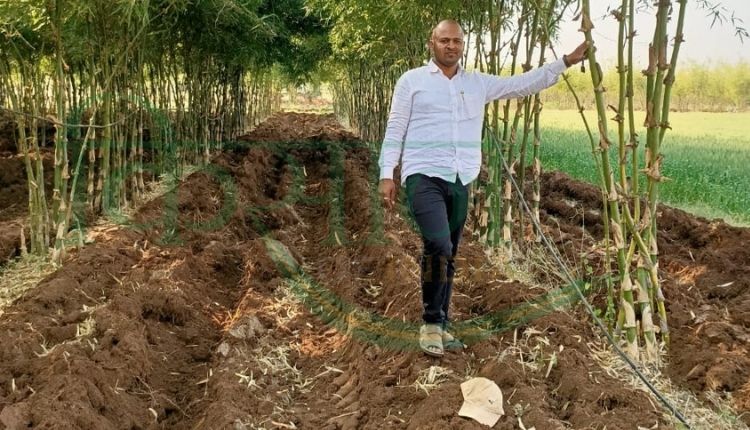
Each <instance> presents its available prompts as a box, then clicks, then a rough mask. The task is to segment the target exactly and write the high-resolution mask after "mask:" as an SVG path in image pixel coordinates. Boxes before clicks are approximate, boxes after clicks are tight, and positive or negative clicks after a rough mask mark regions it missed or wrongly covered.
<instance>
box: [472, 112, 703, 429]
mask: <svg viewBox="0 0 750 430" xmlns="http://www.w3.org/2000/svg"><path fill="white" fill-rule="evenodd" d="M486 130H487V133H486V134H487V135H489V136H490V139H491V140H492V142H493V143H494V144H495V145H496V146H497V149H498V150H500V149H501V147H500V143H499V142H498V141H497V138H496V137H495V135H494V133H492V130H490V129H489V128H487V127H486ZM500 158H501V159H502V160H503V169H504V170H505V173H506V174H507V175H508V177H509V178H510V181H511V183H512V184H513V188H514V189H515V190H516V193H517V194H518V197H519V199H520V201H521V204H522V205H523V208H524V210H525V211H526V212H527V213H528V214H529V216H530V218H531V220H532V222H533V223H534V227H535V228H536V229H537V231H538V232H539V236H540V237H541V238H542V242H544V245H545V246H546V247H547V249H549V251H550V252H551V253H552V256H553V257H554V259H555V261H556V262H557V264H558V266H559V267H560V269H562V271H563V274H564V275H565V277H566V278H567V281H568V282H569V283H570V284H571V285H573V288H574V289H575V292H576V294H578V297H579V298H580V299H581V302H582V303H583V306H584V307H585V308H586V311H587V312H588V313H589V314H590V315H591V318H593V320H594V323H595V324H596V326H597V327H599V329H600V330H601V331H602V333H603V334H604V336H605V338H606V339H607V341H608V342H609V344H610V345H611V346H612V349H614V351H615V352H616V353H617V355H619V356H620V358H622V360H623V361H625V363H627V364H628V366H629V367H630V368H631V369H632V370H633V373H635V375H636V376H637V377H638V379H640V380H641V382H643V383H644V384H645V385H646V387H648V389H649V390H650V391H651V392H652V393H653V394H654V395H655V396H656V397H657V398H658V399H659V401H660V402H661V403H662V404H663V405H664V406H665V407H666V408H667V409H669V411H670V412H671V413H672V415H673V416H675V417H676V418H677V419H678V420H680V422H681V423H682V424H684V425H685V426H686V427H687V428H688V429H692V427H691V426H690V424H688V422H687V420H686V419H685V417H684V416H683V415H682V413H681V412H680V411H679V410H677V408H676V407H675V406H674V405H673V404H672V403H671V402H670V401H669V400H668V399H667V398H666V397H664V395H663V394H662V393H661V392H660V391H659V390H658V389H657V388H656V387H655V386H654V385H653V384H652V383H651V381H649V380H648V378H646V376H645V375H644V374H643V372H641V370H640V369H639V368H638V365H637V364H636V363H635V362H634V361H633V360H631V359H630V357H628V356H627V354H625V353H624V352H623V351H622V349H620V347H619V346H617V342H615V339H614V338H613V337H612V335H611V334H610V333H609V331H608V330H607V328H606V327H605V326H604V323H603V322H602V320H601V319H599V317H597V316H596V313H595V312H594V308H593V307H592V306H591V303H589V301H588V300H586V296H584V295H583V293H582V292H581V289H580V288H578V284H577V283H576V281H575V279H574V278H573V275H571V273H570V270H569V269H568V266H567V265H566V264H565V262H563V261H562V257H561V256H560V254H559V252H558V250H557V248H556V247H554V246H553V245H552V243H551V242H550V241H549V239H547V235H546V234H544V230H542V227H541V225H539V222H538V221H537V220H536V218H534V217H533V216H531V215H532V212H531V208H529V205H528V203H527V202H526V199H525V198H524V195H523V191H522V190H521V187H519V186H518V183H517V182H516V179H515V178H514V177H513V175H511V174H510V168H509V167H508V163H507V162H506V161H505V158H503V157H500Z"/></svg>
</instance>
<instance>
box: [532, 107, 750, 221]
mask: <svg viewBox="0 0 750 430" xmlns="http://www.w3.org/2000/svg"><path fill="white" fill-rule="evenodd" d="M587 118H588V120H589V122H590V124H591V125H592V127H594V129H596V116H595V114H594V112H587ZM542 122H543V127H544V129H543V135H542V138H543V144H542V152H543V155H542V160H543V163H544V165H545V169H546V170H562V171H564V172H567V173H569V174H571V175H572V176H574V177H576V178H579V179H583V180H586V181H589V182H595V181H596V179H597V174H596V169H595V167H594V166H595V165H594V161H593V159H592V156H591V147H590V144H589V139H588V136H587V135H586V133H585V132H584V131H583V123H582V121H581V117H580V115H579V114H578V112H576V111H555V110H545V111H544V112H543V114H542ZM670 122H671V124H672V128H673V130H671V131H669V132H668V133H667V136H666V137H665V141H664V145H663V147H662V148H663V153H664V164H663V168H662V174H663V175H665V176H667V177H668V178H670V181H668V182H665V183H663V184H662V187H661V201H662V202H664V203H666V204H668V205H671V206H675V207H678V208H681V209H684V210H687V211H689V212H692V213H694V214H696V215H700V216H704V217H707V218H723V219H724V220H726V221H727V222H729V223H731V224H735V225H743V226H750V113H702V112H688V113H679V112H677V113H672V114H671V115H670ZM610 124H611V127H612V126H614V125H615V123H614V122H611V123H610ZM637 124H638V125H642V124H643V120H642V119H640V118H639V119H638V122H637ZM639 131H640V132H641V138H640V143H641V144H643V143H644V141H645V134H646V133H645V129H643V128H642V127H641V128H640V130H639ZM610 137H611V138H613V137H614V134H610ZM613 153H616V149H614V151H613Z"/></svg>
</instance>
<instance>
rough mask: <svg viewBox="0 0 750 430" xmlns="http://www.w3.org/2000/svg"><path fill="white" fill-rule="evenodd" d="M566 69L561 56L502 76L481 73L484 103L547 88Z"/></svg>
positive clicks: (521, 95) (526, 94) (525, 94)
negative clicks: (526, 69) (539, 65)
mask: <svg viewBox="0 0 750 430" xmlns="http://www.w3.org/2000/svg"><path fill="white" fill-rule="evenodd" d="M565 70H567V67H566V66H565V62H563V60H562V58H561V59H559V60H556V61H555V62H552V63H547V64H545V65H543V66H542V67H540V68H538V69H534V70H531V71H529V72H526V73H523V74H520V75H516V76H510V77H502V76H496V75H482V77H483V78H484V84H485V87H486V88H487V98H486V100H485V102H486V103H489V102H490V101H492V100H498V99H513V98H518V97H525V96H530V95H532V94H536V93H538V92H539V91H541V90H543V89H545V88H549V87H551V86H552V85H555V84H556V83H557V80H558V79H559V78H560V75H561V74H562V73H563V72H564V71H565Z"/></svg>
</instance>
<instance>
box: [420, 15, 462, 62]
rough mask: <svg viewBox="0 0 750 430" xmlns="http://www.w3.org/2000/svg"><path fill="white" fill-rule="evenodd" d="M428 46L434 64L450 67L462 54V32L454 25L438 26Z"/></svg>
mask: <svg viewBox="0 0 750 430" xmlns="http://www.w3.org/2000/svg"><path fill="white" fill-rule="evenodd" d="M429 45H430V49H431V50H432V55H433V56H434V58H435V62H436V63H438V64H440V65H442V66H447V67H452V66H454V65H456V63H458V62H459V60H461V57H462V56H463V53H464V34H463V31H461V27H459V26H458V25H455V24H453V25H450V24H449V25H439V26H438V27H436V28H435V30H434V31H433V33H432V38H431V39H430V44H429Z"/></svg>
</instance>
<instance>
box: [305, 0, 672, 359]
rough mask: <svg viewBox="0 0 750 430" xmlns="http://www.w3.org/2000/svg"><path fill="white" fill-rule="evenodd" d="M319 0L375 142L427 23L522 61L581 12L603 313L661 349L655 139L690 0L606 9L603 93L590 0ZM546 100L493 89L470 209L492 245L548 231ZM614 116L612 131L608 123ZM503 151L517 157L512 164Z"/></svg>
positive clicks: (480, 63) (641, 345)
mask: <svg viewBox="0 0 750 430" xmlns="http://www.w3.org/2000/svg"><path fill="white" fill-rule="evenodd" d="M310 3H311V4H313V5H316V6H319V7H321V8H322V9H323V10H324V11H325V12H326V14H327V17H328V18H329V19H331V21H332V22H333V24H332V30H331V40H332V48H333V57H332V60H331V61H330V63H329V65H328V67H329V69H330V70H334V72H333V75H334V76H335V77H336V78H335V81H336V83H335V84H334V93H335V95H336V107H337V110H338V112H339V114H340V115H343V116H345V117H348V119H349V121H350V124H351V125H352V126H353V127H354V128H355V129H357V130H358V131H360V133H361V135H362V136H364V137H365V138H366V140H368V141H371V142H375V143H374V144H373V147H375V148H377V142H378V141H379V140H380V139H381V138H382V135H383V133H384V130H385V124H386V121H387V115H388V108H389V106H388V99H389V96H390V92H389V91H388V92H385V91H383V87H386V88H388V89H390V88H392V87H393V84H394V83H395V80H396V79H397V78H398V76H400V74H401V73H403V71H405V70H407V69H408V68H411V67H415V66H417V65H420V64H423V63H424V61H426V60H427V58H428V56H429V53H428V52H427V50H426V46H425V41H426V40H427V38H428V37H429V30H430V28H431V25H432V24H434V23H435V22H437V21H438V20H439V19H441V18H444V17H456V18H458V19H459V21H460V22H461V23H462V25H463V27H464V30H465V32H466V38H465V41H466V42H465V51H464V54H465V58H464V62H463V64H464V66H465V67H466V68H467V69H470V70H472V69H473V70H478V71H482V72H487V73H493V74H502V75H514V74H517V73H521V72H524V71H528V70H531V69H532V68H535V67H540V66H542V65H543V64H545V63H546V62H547V61H548V59H550V58H554V57H556V53H555V52H553V51H554V50H553V49H552V48H553V46H554V45H555V40H554V39H555V36H556V32H557V31H558V29H559V26H560V23H561V21H562V18H563V16H564V14H566V13H567V14H568V15H569V16H572V15H575V16H577V19H579V20H580V23H581V32H582V35H581V38H582V39H583V38H584V37H585V39H586V40H587V41H588V43H589V46H590V49H589V53H588V61H587V63H588V70H587V74H588V75H589V77H590V86H589V91H590V94H592V95H593V97H591V98H593V100H595V103H594V106H592V107H593V108H594V109H593V110H594V112H595V113H596V117H597V119H596V120H592V119H589V118H587V116H586V112H585V107H584V106H582V105H581V100H582V99H583V98H584V97H581V95H579V94H576V93H575V92H574V91H573V86H571V85H569V88H570V90H571V93H569V97H570V99H571V100H576V102H577V103H578V107H579V109H580V110H581V115H582V118H583V122H582V127H585V128H586V130H587V131H588V133H589V136H590V139H589V142H588V143H586V142H582V143H581V144H589V145H591V149H592V154H593V155H594V158H593V160H594V166H595V168H596V169H597V170H598V171H599V177H600V183H601V191H602V213H603V217H602V218H603V220H604V221H603V222H604V232H605V239H604V241H603V243H602V247H603V249H604V254H605V255H606V256H607V257H606V267H607V270H606V271H607V273H608V275H607V276H605V282H606V284H607V286H608V288H607V291H608V297H607V303H608V304H607V308H606V309H605V310H604V312H603V314H604V315H605V318H606V319H607V320H608V322H609V323H610V328H611V330H612V331H613V332H614V333H615V334H616V335H617V336H621V339H623V342H624V345H625V346H626V351H627V352H628V354H629V355H630V356H631V357H633V358H635V359H639V360H642V361H645V362H655V361H658V358H659V352H660V350H661V348H660V347H661V345H665V344H666V343H668V341H669V329H668V324H667V316H666V306H665V298H664V294H663V292H662V290H661V288H660V284H659V270H658V247H657V231H658V229H657V216H656V214H657V205H658V195H659V184H660V182H662V181H663V180H664V178H663V177H662V176H661V173H660V166H661V163H662V160H663V158H662V155H661V152H660V148H661V145H662V143H663V142H664V136H665V133H666V131H667V130H668V129H669V128H670V126H669V110H670V98H671V94H672V89H673V85H674V82H675V76H676V75H675V72H676V65H677V60H678V56H679V50H680V46H681V44H682V41H683V35H682V34H683V26H684V14H685V4H686V3H687V0H678V1H669V0H659V1H657V2H655V3H654V4H651V3H649V2H644V1H641V0H622V1H621V2H619V1H613V3H617V4H616V7H613V11H612V13H611V15H610V18H611V19H612V20H614V22H616V24H617V25H616V26H614V25H613V26H611V27H610V30H611V34H612V35H613V36H614V35H617V37H618V42H619V43H618V46H619V54H618V64H617V79H616V88H615V89H616V97H615V101H614V102H612V101H607V95H608V92H607V89H606V88H605V87H604V85H603V82H604V80H603V77H604V71H603V70H602V68H601V67H600V65H599V64H598V63H597V61H596V49H595V47H596V45H595V41H594V39H593V36H592V32H591V30H592V28H593V19H592V17H591V13H590V4H589V1H588V0H580V1H565V0H529V1H504V0H488V1H479V2H474V1H472V2H467V1H463V2H462V1H453V2H452V1H443V2H440V5H439V6H440V8H439V9H438V8H436V7H435V6H436V5H435V4H434V3H433V2H414V3H412V4H409V5H405V4H403V3H402V2H385V3H383V2H369V1H353V0H349V1H347V0H344V1H339V2H335V3H334V2H327V1H323V0H312V1H310ZM376 3H377V4H376ZM637 13H638V14H640V15H641V18H643V19H647V18H649V17H652V19H653V20H654V21H655V24H654V31H653V37H652V39H651V41H650V48H649V54H650V55H649V58H650V61H649V64H648V65H646V67H645V70H644V71H643V75H644V78H645V79H636V78H638V76H637V75H636V67H637V66H636V65H635V64H634V62H633V58H634V50H635V47H636V46H637V45H636V44H635V43H634V39H635V37H636V32H635V31H634V20H635V16H636V14H637ZM670 19H671V20H672V22H673V23H674V24H673V25H674V26H675V29H674V30H673V31H674V34H673V35H671V39H670V35H669V34H668V33H667V29H668V28H669V27H668V26H667V22H668V21H669V20H670ZM365 21H366V22H365ZM567 25H571V24H570V23H568V24H567ZM670 40H672V41H673V43H672V45H671V47H670V45H669V41H670ZM566 49H567V48H566ZM560 54H562V53H560ZM584 70H585V68H584ZM636 83H643V84H645V88H636V87H635V85H636ZM609 92H610V93H611V92H612V89H610V91H609ZM635 92H638V93H639V94H641V93H643V94H645V95H646V97H645V99H646V105H645V106H642V105H638V104H636V101H635V99H634V97H633V94H634V93H635ZM585 98H586V99H590V98H589V97H585ZM608 106H609V109H610V110H611V111H614V118H611V119H610V117H609V116H608V115H609V114H610V113H611V112H609V111H608V110H607V109H608ZM542 108H543V106H542V101H541V99H540V96H538V95H537V96H531V97H526V98H522V99H518V100H507V101H503V102H494V103H492V104H490V105H489V106H488V107H487V111H486V115H487V116H486V124H487V125H488V126H489V127H488V129H487V131H486V133H485V134H486V135H487V138H486V139H485V141H484V143H483V148H482V149H483V154H484V162H483V164H484V167H485V169H486V171H487V175H486V180H484V181H479V182H480V183H479V184H477V185H475V187H474V190H473V194H474V198H473V208H472V209H471V210H472V211H473V212H474V215H475V216H474V218H475V219H476V220H478V225H476V226H475V228H476V232H477V233H478V234H479V235H480V237H481V238H482V239H484V241H485V242H486V243H487V244H488V245H489V246H490V247H492V248H503V249H505V252H507V253H512V252H513V251H514V250H515V249H520V250H523V249H524V248H525V247H526V245H527V244H531V243H533V242H535V241H538V240H539V232H538V231H536V229H535V228H534V225H537V224H538V221H539V216H540V209H539V203H540V202H539V201H540V196H541V189H540V182H541V181H540V177H541V172H542V154H543V152H544V151H543V144H542V143H543V133H542V130H541V128H540V117H541V115H542V111H543V109H542ZM639 110H640V111H643V110H646V111H647V119H646V124H645V129H646V131H645V133H641V134H644V135H645V142H644V143H640V142H639V131H640V130H638V128H637V127H636V124H635V119H634V118H635V112H636V111H639ZM593 124H596V126H593V127H592V125H593ZM610 124H613V126H612V127H610V126H609V125H610ZM610 128H611V129H613V130H615V131H614V132H610ZM611 134H614V136H615V137H610V135H611ZM490 135H493V138H490ZM494 142H500V145H497V144H494ZM503 165H507V166H509V167H510V168H509V169H508V170H509V172H506V171H505V169H504V168H503ZM511 179H514V180H515V181H517V182H518V183H519V184H520V186H521V187H522V189H525V190H528V191H527V193H528V195H526V196H524V198H525V199H526V200H528V201H529V202H530V206H531V208H532V211H531V218H533V219H534V220H529V219H528V218H527V216H526V215H525V212H524V210H522V208H521V202H520V199H519V196H518V195H517V194H516V193H515V192H513V187H512V181H511ZM532 221H536V222H532ZM610 257H611V258H610Z"/></svg>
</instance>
